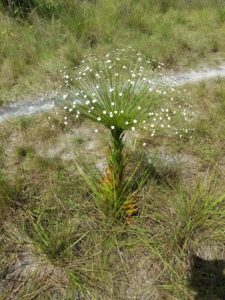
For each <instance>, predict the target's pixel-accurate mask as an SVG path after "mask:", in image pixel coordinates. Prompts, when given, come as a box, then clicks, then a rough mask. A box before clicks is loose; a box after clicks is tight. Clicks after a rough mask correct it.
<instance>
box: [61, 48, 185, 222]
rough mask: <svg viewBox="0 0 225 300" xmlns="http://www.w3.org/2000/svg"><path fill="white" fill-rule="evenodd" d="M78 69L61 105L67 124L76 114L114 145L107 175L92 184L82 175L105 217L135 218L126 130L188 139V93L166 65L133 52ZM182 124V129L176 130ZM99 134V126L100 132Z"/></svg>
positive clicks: (67, 82)
mask: <svg viewBox="0 0 225 300" xmlns="http://www.w3.org/2000/svg"><path fill="white" fill-rule="evenodd" d="M75 70H76V71H75V77H74V78H73V77H71V76H69V75H68V73H67V71H66V70H64V71H62V73H63V78H64V81H65V87H66V89H67V93H66V94H65V95H63V101H57V102H56V106H57V107H60V106H61V108H62V109H63V110H64V111H65V114H66V115H65V116H64V124H65V125H68V122H69V117H70V115H75V116H76V118H79V117H80V116H82V117H84V118H87V119H89V120H91V121H93V122H95V123H97V124H101V125H103V126H105V127H106V128H108V130H109V131H110V133H111V145H110V147H109V155H108V168H107V170H106V172H105V174H104V175H103V176H101V178H100V179H96V178H95V180H94V181H91V180H90V179H88V176H86V175H85V174H84V173H83V172H82V170H81V172H82V174H83V175H84V176H85V178H86V179H87V182H88V183H89V185H90V187H91V188H92V190H93V192H94V193H93V194H94V195H95V200H96V203H97V205H98V206H99V208H100V209H101V210H103V211H104V214H105V215H107V216H109V215H113V217H116V218H120V219H121V218H124V216H126V217H129V216H130V215H132V214H133V213H135V212H136V205H135V204H134V202H135V201H134V194H135V193H134V192H131V190H130V188H129V187H130V184H131V181H132V178H133V175H132V176H131V178H129V179H128V180H126V179H125V172H124V170H125V166H126V153H125V135H126V132H128V131H131V132H135V131H136V130H137V129H140V128H141V129H143V130H149V132H150V135H151V137H154V136H155V135H156V134H158V133H160V132H162V131H165V132H167V133H168V134H170V135H171V134H173V133H174V134H176V135H178V136H180V137H182V136H183V134H185V133H188V132H189V129H188V128H186V127H184V124H183V123H182V122H186V121H190V119H189V117H188V113H189V109H190V107H188V105H187V104H184V106H185V107H183V106H182V105H181V104H182V101H181V99H180V98H181V96H182V94H181V93H180V92H179V93H176V91H175V89H174V88H173V87H172V86H171V85H173V84H174V82H172V81H173V80H168V78H167V77H163V75H162V74H161V72H162V70H163V64H161V63H158V62H156V61H154V60H148V59H147V60H146V59H145V58H144V57H143V55H142V54H141V53H139V52H136V51H135V50H134V49H131V48H128V49H122V50H121V51H120V50H118V49H117V50H115V51H113V53H112V54H107V55H106V57H105V58H104V59H97V58H96V57H94V56H92V55H91V56H90V57H88V58H87V59H86V60H85V61H82V64H81V66H80V67H79V68H78V67H76V68H75ZM62 105H63V106H62ZM174 106H175V109H174ZM177 120H178V121H179V123H180V124H181V126H182V127H181V128H177V126H175V123H176V121H177ZM97 132H98V128H96V129H95V133H97ZM143 146H146V143H143ZM93 182H94V183H93ZM96 182H97V185H96V184H95V183H96Z"/></svg>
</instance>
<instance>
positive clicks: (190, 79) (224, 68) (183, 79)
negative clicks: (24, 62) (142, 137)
mask: <svg viewBox="0 0 225 300" xmlns="http://www.w3.org/2000/svg"><path fill="white" fill-rule="evenodd" d="M172 77H173V78H175V79H176V85H183V84H186V83H195V82H199V81H203V80H210V79H215V78H219V77H225V64H222V65H220V66H219V67H218V68H215V69H210V68H206V69H202V70H198V71H190V72H186V73H181V74H176V76H172V75H171V76H170V75H169V76H168V77H166V78H167V79H168V81H169V80H170V78H172ZM51 103H52V100H49V99H48V100H43V98H39V99H36V100H32V101H29V102H16V103H12V104H9V105H8V106H5V107H2V108H0V123H2V122H4V121H6V120H7V119H9V118H14V117H19V116H27V115H32V114H35V113H39V112H42V111H47V110H49V109H51Z"/></svg>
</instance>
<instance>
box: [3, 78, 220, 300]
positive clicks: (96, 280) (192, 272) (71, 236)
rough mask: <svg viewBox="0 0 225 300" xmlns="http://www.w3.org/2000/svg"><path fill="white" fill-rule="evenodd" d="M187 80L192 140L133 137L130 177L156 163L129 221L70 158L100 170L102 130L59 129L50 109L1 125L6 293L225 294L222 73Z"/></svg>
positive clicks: (105, 136)
mask: <svg viewBox="0 0 225 300" xmlns="http://www.w3.org/2000/svg"><path fill="white" fill-rule="evenodd" d="M186 88H187V89H188V90H190V91H191V93H192V99H193V100H192V103H191V104H192V105H193V110H194V111H195V112H196V115H197V118H196V120H195V128H196V130H195V132H194V133H193V139H185V138H184V139H183V140H182V143H181V142H180V140H177V139H176V138H175V137H173V136H171V137H168V136H164V135H163V133H160V134H158V135H156V136H154V137H152V136H151V132H149V131H146V130H144V131H140V133H139V139H138V140H137V142H136V143H133V142H131V141H130V136H129V135H127V136H126V139H127V141H126V151H127V154H128V156H129V160H128V161H127V170H126V172H127V174H128V175H129V174H132V171H133V168H134V165H136V164H138V161H139V160H140V158H141V159H142V161H145V163H144V164H143V170H142V172H144V168H149V167H150V166H151V170H152V171H151V175H150V177H149V178H148V180H147V181H146V182H145V184H144V186H143V187H142V189H141V190H140V191H139V192H138V194H137V201H138V207H139V213H138V215H137V216H136V217H133V218H132V221H131V223H130V225H126V224H124V223H123V222H121V221H120V220H114V222H113V223H112V221H111V220H109V219H107V218H104V217H103V215H102V212H101V210H100V209H98V208H97V207H96V205H95V204H94V202H93V199H92V191H91V189H90V188H89V187H88V186H87V184H86V182H85V180H84V179H83V177H81V176H80V173H79V171H78V170H77V167H76V164H75V162H76V161H79V165H80V166H81V167H82V169H83V170H84V171H85V172H90V171H93V169H95V168H96V165H97V166H98V168H100V169H102V168H103V169H104V164H105V159H104V158H105V154H106V153H107V149H108V144H109V142H110V133H109V132H108V130H107V129H105V128H104V127H103V126H101V125H100V124H93V123H92V122H90V121H87V120H77V119H76V118H75V119H72V120H71V122H70V123H69V124H68V126H65V127H62V126H61V121H60V120H61V118H58V119H55V123H54V124H55V126H54V128H52V127H51V121H52V119H53V118H55V116H54V114H52V115H51V117H52V119H51V120H49V119H48V115H49V114H42V115H37V116H35V117H23V118H19V119H15V120H14V119H13V120H8V121H7V122H5V123H3V124H1V127H0V140H1V149H2V150H1V155H0V165H1V177H0V201H1V202H0V203H1V204H0V208H1V216H2V218H1V224H0V226H1V234H0V241H1V243H0V270H1V272H0V290H1V299H9V297H11V296H12V295H13V297H14V299H25V300H26V299H66V300H67V299H71V300H72V299H74V298H75V297H77V298H79V297H80V298H81V299H104V300H105V299H107V300H108V299H135V298H136V299H140V298H143V297H145V298H147V299H148V298H149V299H185V300H186V299H190V300H191V299H195V298H196V297H202V299H213V297H214V298H215V299H217V298H218V297H223V296H224V295H223V291H221V288H220V286H221V284H222V283H223V280H224V279H223V275H220V274H219V273H218V272H219V269H218V264H219V265H221V268H222V264H223V262H224V229H223V228H224V225H225V216H224V205H225V199H224V187H223V185H224V175H225V174H224V172H225V169H224V162H223V159H224V158H223V154H222V149H224V139H223V136H224V130H225V128H224V122H223V118H224V112H223V108H224V99H225V96H224V95H225V93H224V81H223V80H217V81H214V82H208V83H205V84H204V85H202V84H198V85H195V86H189V87H188V86H187V87H186ZM178 121H179V120H178ZM95 128H98V130H99V132H98V134H97V136H96V135H93V131H94V129H95ZM81 137H82V139H81ZM142 141H145V142H146V147H145V148H143V146H142ZM218 149H221V150H220V151H219V150H218ZM144 159H145V160H144ZM88 174H89V173H88ZM140 176H141V174H140ZM196 256H197V258H196ZM199 264H200V265H201V267H198V266H199ZM202 271H203V272H205V274H207V275H206V277H207V279H206V277H203V276H202V275H201V274H202V273H201V272H202ZM210 276H211V277H210ZM198 278H199V279H198ZM213 278H217V280H214V279H213ZM19 282H20V283H21V282H22V284H19ZM13 293H14V294H13ZM197 294H198V296H196V295H197ZM221 295H222V296H221ZM216 297H217V298H216Z"/></svg>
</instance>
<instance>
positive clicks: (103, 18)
mask: <svg viewBox="0 0 225 300" xmlns="http://www.w3.org/2000/svg"><path fill="white" fill-rule="evenodd" d="M166 3H169V2H166ZM166 5H167V4H166ZM221 5H222V4H221ZM190 7H192V10H191V11H190V13H189V9H190ZM166 10H167V11H166V12H165V13H164V14H163V15H162V12H160V9H159V2H158V1H157V3H156V2H155V1H144V0H142V1H141V2H140V1H139V2H138V3H136V2H133V1H124V2H123V3H122V2H119V1H114V2H111V1H96V2H93V1H88V2H87V1H84V2H82V1H69V0H67V1H63V2H62V1H56V2H55V1H54V3H53V2H52V1H49V2H48V1H44V0H43V1H35V7H34V9H32V10H31V12H30V13H29V14H28V15H27V16H26V18H14V17H12V16H10V15H9V14H7V12H6V11H5V10H3V9H2V10H1V17H0V28H1V35H0V43H1V47H0V63H1V71H0V78H1V80H0V86H1V91H2V92H1V101H2V102H5V101H6V99H7V98H10V97H11V98H12V99H13V98H15V97H18V95H22V93H23V91H26V90H27V91H28V90H29V91H30V93H32V92H36V91H38V90H41V89H45V90H46V89H49V90H51V89H52V87H53V86H54V82H56V81H58V80H59V75H58V73H57V70H58V69H59V68H60V67H63V66H64V65H65V64H66V65H68V64H70V65H72V66H74V65H78V64H79V63H80V61H81V60H82V58H81V56H82V55H81V54H84V53H86V54H89V53H90V52H91V51H92V52H94V53H98V54H99V55H102V54H103V53H105V52H106V51H107V50H108V49H110V48H111V47H112V46H113V47H114V48H116V47H121V46H122V47H123V46H127V45H131V46H134V47H136V48H139V49H140V50H142V51H143V52H144V53H145V54H146V55H147V56H148V57H154V58H157V59H159V60H160V61H162V62H164V63H165V64H166V67H169V68H170V67H172V66H178V65H180V64H183V65H189V64H196V63H197V62H198V61H199V60H201V61H202V60H204V59H205V57H206V56H210V57H214V58H215V59H217V58H218V57H220V56H222V50H223V49H224V42H223V41H224V38H223V37H224V32H223V30H222V27H221V23H223V17H222V11H223V9H222V8H221V6H218V4H217V3H216V2H214V4H213V3H212V2H210V1H209V2H207V6H204V8H203V7H202V5H201V3H200V2H198V3H197V2H192V1H191V2H189V4H187V3H186V4H185V3H183V2H182V5H181V4H180V2H179V3H178V2H174V3H172V2H171V4H168V9H166ZM206 20H207V21H206ZM209 27H210V28H214V30H213V32H212V34H210V35H206V34H205V33H206V32H208V30H209ZM203 37H204V38H203ZM171 41H173V43H171ZM196 41H197V42H196ZM215 41H216V45H215ZM17 56H18V57H19V58H20V59H16V57H17ZM56 58H57V65H56V63H55V62H56ZM28 74H29V76H28Z"/></svg>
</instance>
